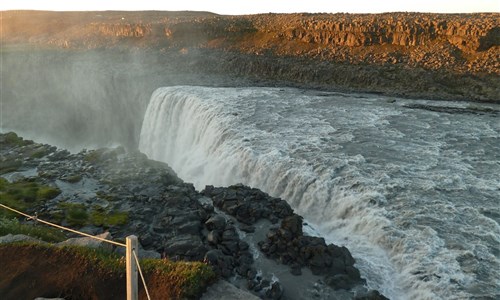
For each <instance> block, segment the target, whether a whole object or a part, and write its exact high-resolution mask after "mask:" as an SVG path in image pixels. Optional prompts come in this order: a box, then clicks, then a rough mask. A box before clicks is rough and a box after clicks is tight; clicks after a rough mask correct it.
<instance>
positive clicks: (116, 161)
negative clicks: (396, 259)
mask: <svg viewBox="0 0 500 300" xmlns="http://www.w3.org/2000/svg"><path fill="white" fill-rule="evenodd" d="M0 141H3V142H4V144H5V147H2V148H1V149H0V159H2V160H4V161H5V160H6V159H7V158H8V159H16V160H19V161H21V162H22V164H21V165H20V166H18V167H17V168H16V169H14V170H10V171H8V172H7V173H5V174H3V175H2V176H3V177H4V178H7V179H8V180H16V178H17V177H16V176H15V175H16V174H17V175H19V176H21V177H22V180H24V181H33V182H41V183H43V184H45V185H48V186H56V187H58V188H59V189H60V193H59V194H57V195H54V197H53V198H51V199H47V200H44V201H42V202H40V203H34V204H33V205H34V206H33V207H30V211H31V212H36V213H38V216H39V218H41V219H48V220H49V221H53V222H58V220H59V221H61V218H62V219H64V218H65V216H66V217H67V215H68V214H69V212H68V210H71V209H73V210H74V211H73V214H76V213H77V214H78V215H79V216H80V218H81V219H78V222H67V221H66V220H64V222H66V223H67V224H66V225H67V226H70V227H72V228H74V229H77V230H81V231H85V232H88V233H90V234H100V233H102V232H109V233H110V234H111V235H112V236H113V237H114V238H115V239H123V238H125V237H126V236H128V235H130V234H134V235H136V236H138V237H139V241H140V250H139V254H140V256H142V257H156V258H157V257H158V256H160V255H161V256H162V257H163V258H168V259H171V260H204V261H205V262H207V263H208V264H210V265H211V266H213V268H214V270H215V272H216V273H217V274H219V275H220V276H221V277H224V278H227V279H230V278H232V279H234V278H240V279H241V280H242V282H243V284H246V286H247V288H248V289H249V290H251V291H252V292H253V293H255V294H256V295H258V296H259V297H261V298H264V299H281V298H283V297H284V295H286V290H287V286H286V285H284V284H282V283H281V282H279V281H278V280H277V279H276V278H274V277H273V276H271V275H269V274H265V275H263V274H262V272H261V270H259V269H257V264H256V259H258V257H259V253H258V252H259V250H260V251H261V252H262V253H264V254H265V255H266V256H267V257H268V258H270V259H272V260H274V261H275V262H277V263H279V264H283V265H286V266H290V268H291V270H292V274H293V275H295V276H300V274H301V273H302V270H303V269H304V268H309V269H310V270H311V271H312V273H313V274H317V275H319V276H321V278H323V282H325V283H326V284H328V285H330V286H331V287H332V288H336V289H347V290H348V289H351V288H352V287H353V286H354V284H355V283H357V284H362V283H363V282H362V280H360V277H359V271H358V270H357V269H356V268H354V266H353V264H354V259H353V258H352V256H351V255H350V253H349V251H348V250H347V249H346V248H344V247H337V246H334V245H326V243H325V241H324V239H322V238H319V237H310V236H305V235H304V234H303V231H302V218H301V217H300V216H298V215H296V214H294V213H293V210H292V209H291V207H290V206H289V205H288V204H287V202H286V201H284V200H282V199H280V198H275V197H271V196H269V195H268V194H266V193H264V192H262V191H260V190H258V189H253V188H249V187H246V186H243V185H235V186H230V187H228V188H219V187H217V188H215V187H213V186H207V187H206V188H205V190H204V191H203V192H201V193H199V192H197V191H196V190H195V189H194V187H193V185H191V184H186V183H184V182H182V181H181V180H180V179H179V178H178V177H177V176H176V175H175V173H174V172H173V171H172V170H171V169H170V168H169V167H168V166H167V165H165V164H163V163H160V162H154V161H151V160H148V159H147V158H146V157H145V156H144V155H143V154H140V153H127V152H126V151H124V149H122V148H116V149H100V150H92V151H87V150H84V151H81V152H80V153H76V154H71V153H67V152H65V151H61V150H58V149H56V148H55V147H51V146H49V145H43V144H37V143H34V142H31V141H24V140H23V139H20V138H18V137H17V136H14V135H13V134H0ZM34 150H36V151H42V152H40V153H42V154H37V155H33V153H38V152H36V151H34ZM55 157H58V159H55ZM50 158H51V159H50ZM73 176H79V178H78V180H69V178H72V177H73ZM212 203H213V205H212ZM214 207H215V208H214ZM111 216H114V217H115V218H118V217H120V218H118V220H120V221H116V220H112V218H111ZM123 216H126V217H125V218H123ZM73 221H74V220H73ZM262 224H265V226H264V227H262V226H263V225H262ZM271 224H274V225H271ZM269 226H273V227H272V229H271V230H269V232H267V237H266V238H265V240H263V241H261V242H260V243H259V245H257V242H258V240H255V239H245V238H248V237H249V236H250V237H251V236H259V238H260V236H261V235H260V234H262V232H263V231H264V232H265V231H267V230H268V227H269ZM83 240H85V239H83ZM83 240H82V239H78V240H76V242H80V241H83ZM70 241H72V240H70ZM259 246H260V247H259ZM122 250H123V249H120V250H117V249H114V251H115V252H116V253H122V252H120V251H122ZM293 278H295V277H293ZM297 280H301V279H300V277H297ZM308 284H309V283H308ZM314 284H315V283H314V282H310V285H314ZM327 288H328V287H327ZM350 295H351V296H350V297H351V298H352V297H353V295H354V292H352V294H350Z"/></svg>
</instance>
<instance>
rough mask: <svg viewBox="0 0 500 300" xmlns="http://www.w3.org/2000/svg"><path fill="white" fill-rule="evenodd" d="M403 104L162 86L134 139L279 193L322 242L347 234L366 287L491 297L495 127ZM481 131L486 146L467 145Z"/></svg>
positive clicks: (204, 175)
mask: <svg viewBox="0 0 500 300" xmlns="http://www.w3.org/2000/svg"><path fill="white" fill-rule="evenodd" d="M408 102H411V101H410V100H398V103H397V104H394V103H388V102H387V101H386V100H385V99H380V98H369V97H366V96H359V95H358V96H355V95H343V94H334V93H316V92H307V91H301V90H296V89H270V88H206V87H191V86H180V87H168V88H160V89H158V90H156V91H155V92H154V94H153V95H152V98H151V102H150V104H149V106H148V108H147V111H146V114H145V117H144V122H143V126H142V131H141V136H140V150H141V151H142V152H144V153H146V154H147V155H148V156H149V157H150V158H152V159H156V160H160V161H164V162H166V163H168V164H169V165H170V166H171V167H172V168H173V169H174V170H175V171H176V172H177V173H178V175H179V176H180V177H181V178H183V179H184V180H185V181H187V182H193V183H194V185H195V187H196V188H197V189H203V188H204V186H205V185H207V184H212V185H216V186H227V185H230V184H235V183H240V182H241V183H244V184H246V185H249V186H252V187H257V188H260V189H262V190H263V191H266V192H268V193H269V194H271V195H273V196H279V197H281V198H283V199H286V200H287V201H288V202H289V203H290V205H291V206H292V207H293V208H294V209H295V210H296V211H297V213H299V214H301V215H303V216H304V217H305V218H306V220H307V221H308V222H310V224H312V225H313V227H314V228H315V229H316V230H317V231H318V232H319V233H320V234H321V235H322V236H324V237H325V238H326V239H327V241H328V242H334V243H336V244H341V245H346V246H347V247H348V248H349V249H350V250H351V252H352V253H353V255H354V257H355V258H356V260H357V267H358V268H359V269H360V270H361V273H362V276H363V277H365V278H366V279H367V283H368V286H369V288H374V289H378V290H379V291H381V292H382V293H383V294H384V295H386V296H388V297H390V298H391V299H444V298H446V299H462V298H470V297H473V296H477V297H481V296H487V297H494V296H495V295H496V294H495V290H496V291H498V287H499V286H498V283H495V282H494V279H495V278H497V279H498V278H499V275H500V271H498V267H499V266H500V263H499V260H498V243H499V241H500V226H499V225H498V221H495V216H498V215H500V210H499V209H497V208H495V207H496V204H495V200H494V199H498V198H499V197H498V196H499V194H500V179H499V178H498V177H497V176H495V174H500V163H499V162H498V157H496V158H495V153H498V151H497V150H500V149H498V148H499V146H498V143H497V141H498V138H499V137H500V125H498V124H496V122H495V121H494V119H493V118H492V117H491V116H484V117H479V116H468V115H460V116H453V115H449V116H448V115H444V116H443V115H440V114H438V113H435V112H427V111H419V110H410V109H408V108H405V107H404V106H403V104H405V103H408ZM425 103H431V104H432V102H431V101H427V102H425ZM452 104H453V105H462V104H456V103H452ZM488 118H490V119H488ZM495 124H496V125H495ZM478 139H479V140H480V143H482V144H484V145H486V146H485V147H486V148H484V149H483V148H477V147H476V148H477V149H476V148H474V147H472V146H470V143H469V142H470V141H476V142H477V141H478ZM488 147H489V148H488ZM469 148H470V149H469ZM490 148H491V149H490ZM465 152H467V153H465ZM485 154H486V158H484V159H483V161H482V162H481V164H479V163H477V159H476V158H477V157H479V156H481V155H482V156H484V155H485ZM488 155H489V156H491V157H488ZM495 159H496V160H495ZM479 168H480V169H481V172H479V174H478V172H477V171H478V169H479ZM483 173H484V174H483ZM467 193H468V194H467ZM457 197H458V198H457ZM472 197H475V198H474V199H473V198H472ZM462 199H463V200H462ZM471 199H472V200H474V201H479V202H481V203H478V204H481V205H482V206H483V207H481V209H479V208H477V207H476V208H475V207H474V206H473V205H471V203H470V201H472V200H471ZM496 203H497V202H496ZM495 209H496V210H495ZM471 220H473V221H471ZM495 247H497V250H496V251H497V252H495ZM488 266H489V267H488ZM482 268H487V269H486V270H483V269H482Z"/></svg>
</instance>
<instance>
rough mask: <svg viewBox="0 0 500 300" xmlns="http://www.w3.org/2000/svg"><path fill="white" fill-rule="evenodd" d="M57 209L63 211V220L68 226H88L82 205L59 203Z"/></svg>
mask: <svg viewBox="0 0 500 300" xmlns="http://www.w3.org/2000/svg"><path fill="white" fill-rule="evenodd" d="M58 206H59V208H60V209H61V210H62V211H63V215H64V219H65V220H66V222H68V224H69V225H70V226H73V227H82V226H85V225H87V224H88V219H89V214H88V213H87V208H86V207H85V205H83V204H78V203H59V205H58Z"/></svg>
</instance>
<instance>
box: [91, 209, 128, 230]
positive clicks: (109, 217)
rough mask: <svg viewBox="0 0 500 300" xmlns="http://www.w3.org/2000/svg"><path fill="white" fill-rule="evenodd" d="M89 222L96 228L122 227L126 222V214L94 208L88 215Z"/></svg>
mask: <svg viewBox="0 0 500 300" xmlns="http://www.w3.org/2000/svg"><path fill="white" fill-rule="evenodd" d="M90 220H91V222H92V224H94V225H96V226H105V227H109V226H115V225H124V224H127V222H128V213H127V212H106V211H105V210H104V209H103V208H102V207H96V208H94V209H93V210H92V212H91V213H90Z"/></svg>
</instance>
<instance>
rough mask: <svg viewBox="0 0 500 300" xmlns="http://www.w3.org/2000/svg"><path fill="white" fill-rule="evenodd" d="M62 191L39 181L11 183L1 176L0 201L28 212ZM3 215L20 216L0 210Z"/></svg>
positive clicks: (0, 214)
mask: <svg viewBox="0 0 500 300" xmlns="http://www.w3.org/2000/svg"><path fill="white" fill-rule="evenodd" d="M60 193H61V191H60V190H59V189H58V188H55V187H51V186H45V185H41V184H39V183H37V182H32V181H26V180H21V181H17V182H12V183H10V182H9V181H7V180H6V179H4V178H0V203H2V204H4V205H7V206H9V207H12V208H14V209H17V210H20V211H22V212H26V211H27V210H28V209H29V208H34V207H36V206H37V205H39V204H40V203H41V202H43V201H46V200H49V199H52V198H55V197H56V196H57V195H59V194H60ZM1 216H10V217H18V215H17V214H14V213H12V212H7V211H5V210H4V209H2V210H0V217H1Z"/></svg>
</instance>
